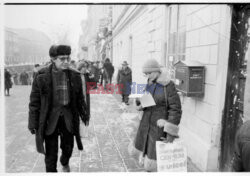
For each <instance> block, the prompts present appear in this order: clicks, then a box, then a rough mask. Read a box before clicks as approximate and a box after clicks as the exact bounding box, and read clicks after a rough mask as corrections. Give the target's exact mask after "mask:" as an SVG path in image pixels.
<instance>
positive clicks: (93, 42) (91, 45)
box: [79, 5, 112, 61]
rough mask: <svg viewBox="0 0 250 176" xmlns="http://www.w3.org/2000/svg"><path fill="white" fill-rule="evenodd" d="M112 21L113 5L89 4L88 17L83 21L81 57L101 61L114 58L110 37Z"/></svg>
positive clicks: (80, 44)
mask: <svg viewBox="0 0 250 176" xmlns="http://www.w3.org/2000/svg"><path fill="white" fill-rule="evenodd" d="M111 22H112V6H111V5H91V6H88V18H87V20H84V21H82V35H81V36H80V39H79V49H80V52H79V56H80V59H87V60H91V61H101V60H104V59H105V58H106V57H110V58H112V52H111V48H112V47H111V46H110V42H109V40H110V37H111V35H112V32H111Z"/></svg>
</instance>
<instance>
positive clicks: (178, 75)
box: [175, 61, 205, 97]
mask: <svg viewBox="0 0 250 176" xmlns="http://www.w3.org/2000/svg"><path fill="white" fill-rule="evenodd" d="M204 83H205V67H204V66H203V65H202V64H201V63H199V62H196V61H189V62H185V61H179V62H177V63H176V64H175V84H176V89H177V90H178V91H180V92H182V93H184V94H185V95H186V96H187V97H201V96H203V95H204Z"/></svg>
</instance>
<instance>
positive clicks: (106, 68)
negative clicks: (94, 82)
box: [103, 58, 114, 89]
mask: <svg viewBox="0 0 250 176" xmlns="http://www.w3.org/2000/svg"><path fill="white" fill-rule="evenodd" d="M113 74H114V66H113V65H112V63H111V62H110V59H109V58H107V59H106V60H105V62H104V64H103V79H104V88H105V89H106V85H107V84H111V83H112V77H113Z"/></svg>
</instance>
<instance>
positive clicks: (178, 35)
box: [167, 5, 186, 78]
mask: <svg viewBox="0 0 250 176" xmlns="http://www.w3.org/2000/svg"><path fill="white" fill-rule="evenodd" d="M168 35H169V38H168V53H167V63H168V64H167V65H168V68H169V71H170V75H171V78H174V77H175V76H174V73H175V69H174V66H173V65H174V63H176V62H178V61H180V60H185V49H186V8H185V6H184V5H171V6H169V33H168Z"/></svg>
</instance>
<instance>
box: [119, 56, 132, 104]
mask: <svg viewBox="0 0 250 176" xmlns="http://www.w3.org/2000/svg"><path fill="white" fill-rule="evenodd" d="M117 84H119V85H120V86H121V87H120V91H121V92H120V93H121V95H122V102H124V103H125V104H126V105H129V103H128V101H129V95H130V93H131V87H130V86H131V84H132V70H131V69H130V68H129V67H128V63H127V61H124V62H123V63H122V69H120V70H119V71H118V75H117Z"/></svg>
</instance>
